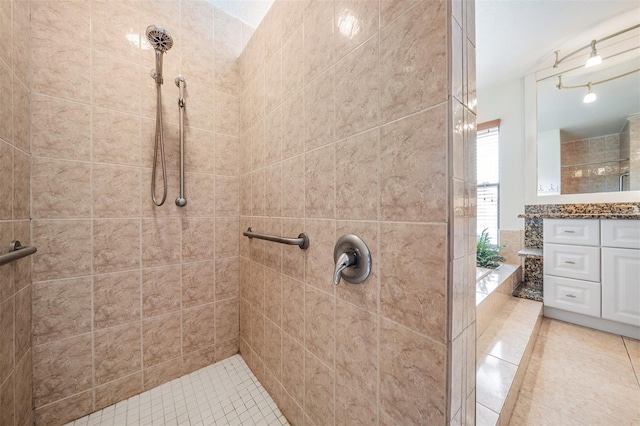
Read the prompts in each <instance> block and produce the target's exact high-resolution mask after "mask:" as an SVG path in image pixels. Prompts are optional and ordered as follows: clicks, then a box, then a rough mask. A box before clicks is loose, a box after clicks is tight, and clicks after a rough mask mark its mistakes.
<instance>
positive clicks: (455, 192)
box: [448, 0, 477, 425]
mask: <svg viewBox="0 0 640 426" xmlns="http://www.w3.org/2000/svg"><path fill="white" fill-rule="evenodd" d="M449 4H450V5H451V16H450V21H449V23H450V28H449V34H450V40H449V49H450V56H449V66H450V78H451V80H450V81H451V92H450V97H449V101H450V117H451V119H450V126H449V131H450V140H449V149H450V151H449V152H450V155H451V161H450V165H451V168H452V170H451V173H450V174H449V176H450V177H451V183H450V198H449V203H450V212H451V216H450V218H451V220H450V223H449V227H450V238H451V239H450V243H451V245H450V250H449V255H450V259H451V264H450V268H449V270H450V275H449V277H450V282H449V291H450V293H449V295H450V300H449V308H450V309H451V311H450V327H449V332H450V334H449V383H450V387H449V392H450V395H449V413H448V414H449V422H450V424H452V425H474V424H475V420H476V418H475V387H476V386H475V379H476V371H475V365H476V318H475V291H476V286H475V284H476V282H475V269H476V244H475V241H476V239H475V235H476V204H475V200H476V176H475V175H476V172H475V152H476V101H477V98H476V76H475V71H476V70H475V1H474V0H470V1H468V0H454V1H452V2H450V3H449Z"/></svg>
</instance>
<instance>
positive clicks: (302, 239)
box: [242, 228, 309, 250]
mask: <svg viewBox="0 0 640 426" xmlns="http://www.w3.org/2000/svg"><path fill="white" fill-rule="evenodd" d="M242 235H244V236H245V237H248V238H249V239H252V238H257V239H259V240H267V241H273V242H274V243H280V244H287V245H289V246H298V247H300V248H301V249H302V250H306V249H308V248H309V237H308V236H307V234H305V233H304V232H303V233H301V234H300V235H298V238H283V237H276V236H274V235H265V234H258V233H257V232H253V230H252V229H251V228H247V230H246V231H244V232H243V233H242Z"/></svg>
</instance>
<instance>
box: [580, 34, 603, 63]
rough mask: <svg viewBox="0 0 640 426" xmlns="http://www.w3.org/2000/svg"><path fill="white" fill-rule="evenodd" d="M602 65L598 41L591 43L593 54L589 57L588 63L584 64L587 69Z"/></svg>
mask: <svg viewBox="0 0 640 426" xmlns="http://www.w3.org/2000/svg"><path fill="white" fill-rule="evenodd" d="M601 63H602V58H601V57H600V55H598V51H597V50H596V41H595V40H592V41H591V54H590V55H589V59H587V63H586V64H584V67H585V68H589V67H593V66H595V65H600V64H601Z"/></svg>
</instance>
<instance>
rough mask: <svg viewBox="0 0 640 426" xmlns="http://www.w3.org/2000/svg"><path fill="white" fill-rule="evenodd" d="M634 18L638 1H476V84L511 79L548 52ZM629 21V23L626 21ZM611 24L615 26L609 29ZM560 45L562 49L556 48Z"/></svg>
mask: <svg viewBox="0 0 640 426" xmlns="http://www.w3.org/2000/svg"><path fill="white" fill-rule="evenodd" d="M612 18H617V19H613V21H616V22H617V21H625V24H623V25H627V26H631V25H633V24H634V23H639V22H640V2H638V0H477V1H476V61H477V74H476V78H477V86H478V89H484V88H487V87H493V86H495V85H497V84H499V83H500V82H505V81H512V80H515V79H519V78H522V77H524V76H525V75H526V74H529V73H530V72H532V71H534V70H535V69H537V68H538V66H539V65H540V64H542V63H547V64H549V65H552V64H553V52H554V51H556V50H558V49H561V51H565V52H571V51H573V50H575V49H576V48H579V47H582V46H583V45H586V44H588V43H589V42H590V41H591V40H592V39H597V38H600V37H602V36H605V35H608V34H611V33H612V32H615V31H617V30H619V29H621V28H626V27H625V26H622V27H620V26H618V25H617V24H610V25H607V24H602V23H603V22H605V21H610V20H612ZM629 22H630V23H629ZM612 25H613V26H615V28H612ZM563 47H565V49H562V48H563Z"/></svg>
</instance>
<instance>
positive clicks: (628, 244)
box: [601, 220, 640, 249]
mask: <svg viewBox="0 0 640 426" xmlns="http://www.w3.org/2000/svg"><path fill="white" fill-rule="evenodd" d="M601 238H602V245H603V246H605V247H620V248H636V249H640V220H603V221H602V224H601Z"/></svg>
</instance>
